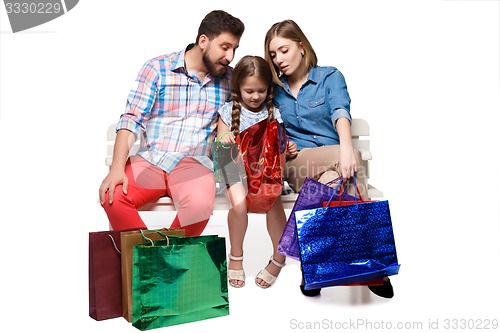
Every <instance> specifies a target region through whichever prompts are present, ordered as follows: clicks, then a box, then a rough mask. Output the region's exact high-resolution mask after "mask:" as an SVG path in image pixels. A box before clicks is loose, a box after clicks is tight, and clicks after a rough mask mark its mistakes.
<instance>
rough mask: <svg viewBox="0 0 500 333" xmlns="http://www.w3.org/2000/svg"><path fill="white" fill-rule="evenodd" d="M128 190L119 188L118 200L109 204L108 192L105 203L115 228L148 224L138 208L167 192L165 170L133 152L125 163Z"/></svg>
mask: <svg viewBox="0 0 500 333" xmlns="http://www.w3.org/2000/svg"><path fill="white" fill-rule="evenodd" d="M125 173H126V174H127V177H128V193H127V194H124V193H123V190H122V189H123V186H122V185H118V186H117V187H116V188H115V194H114V200H113V203H112V204H109V201H108V197H107V196H108V195H107V193H106V199H105V200H104V203H103V204H102V207H103V208H104V211H105V212H106V214H107V215H108V219H109V223H110V225H111V228H112V229H113V230H121V229H129V228H146V225H145V224H144V222H143V221H142V219H141V217H140V216H139V213H138V212H137V209H138V208H140V207H141V206H143V205H145V204H147V203H149V202H153V201H156V200H158V198H160V197H162V196H164V195H166V194H167V189H166V184H165V175H166V173H165V171H163V170H161V169H160V168H157V167H156V166H154V165H152V164H151V163H149V162H148V161H146V160H145V159H143V158H142V157H140V156H138V155H134V156H131V157H130V158H129V160H128V161H127V164H126V166H125Z"/></svg>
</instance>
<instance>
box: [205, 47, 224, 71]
mask: <svg viewBox="0 0 500 333" xmlns="http://www.w3.org/2000/svg"><path fill="white" fill-rule="evenodd" d="M201 58H202V60H203V64H204V65H205V67H206V68H207V70H208V73H210V75H212V76H222V75H223V74H224V73H225V72H226V68H223V69H217V68H216V67H215V65H214V64H213V63H212V62H211V61H210V59H209V58H208V55H207V52H203V54H202V56H201Z"/></svg>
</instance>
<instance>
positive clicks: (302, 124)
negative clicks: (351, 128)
mask: <svg viewBox="0 0 500 333" xmlns="http://www.w3.org/2000/svg"><path fill="white" fill-rule="evenodd" d="M280 80H281V82H283V85H284V86H283V87H280V86H275V96H274V102H275V104H276V106H277V107H278V108H279V110H280V112H281V119H282V120H283V124H284V125H285V129H286V132H287V134H288V136H289V137H290V140H291V141H293V142H295V143H296V144H297V147H298V149H299V150H301V149H303V148H314V147H321V146H325V145H337V144H339V143H340V142H339V135H338V133H337V130H336V129H335V123H336V121H337V120H338V119H339V118H347V119H348V120H349V121H351V120H352V119H351V114H350V103H351V98H350V97H349V93H348V92H347V85H346V83H345V79H344V76H343V75H342V73H341V72H340V71H339V70H338V69H337V68H335V67H324V66H316V67H313V68H311V70H310V71H309V77H308V78H307V81H306V82H305V83H304V84H303V85H302V87H301V88H300V90H299V92H298V94H297V98H295V97H294V96H293V94H292V92H291V91H290V86H289V85H288V82H287V78H286V76H285V75H282V76H281V77H280Z"/></svg>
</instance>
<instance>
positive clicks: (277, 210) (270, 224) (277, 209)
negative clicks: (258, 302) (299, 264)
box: [255, 197, 286, 287]
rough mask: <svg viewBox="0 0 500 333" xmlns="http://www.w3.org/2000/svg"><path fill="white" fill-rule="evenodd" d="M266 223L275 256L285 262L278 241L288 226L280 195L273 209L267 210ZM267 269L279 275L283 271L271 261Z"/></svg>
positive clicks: (258, 279) (266, 284)
mask: <svg viewBox="0 0 500 333" xmlns="http://www.w3.org/2000/svg"><path fill="white" fill-rule="evenodd" d="M266 224H267V232H268V233H269V237H270V238H271V242H272V244H273V258H274V260H276V261H277V262H280V263H284V262H285V259H286V257H285V256H284V255H282V254H281V253H278V243H279V241H280V238H281V235H282V234H283V230H285V226H286V215H285V210H284V209H283V203H282V202H281V198H280V197H278V199H277V200H276V202H275V203H274V205H273V207H271V209H270V210H269V211H268V212H267V214H266ZM266 270H267V271H268V272H269V273H270V274H271V275H274V276H278V275H279V273H280V272H281V267H279V266H276V265H275V264H274V263H273V262H271V261H270V262H269V264H268V265H267V266H266ZM255 281H256V282H257V283H258V284H260V285H261V286H263V287H267V286H269V284H268V283H267V282H265V281H264V280H262V279H260V278H256V279H255Z"/></svg>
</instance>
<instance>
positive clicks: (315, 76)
mask: <svg viewBox="0 0 500 333" xmlns="http://www.w3.org/2000/svg"><path fill="white" fill-rule="evenodd" d="M319 80H320V73H319V71H318V66H314V67H313V68H311V69H310V70H309V75H308V76H307V80H306V82H304V84H305V83H307V82H309V81H312V82H314V83H318V82H319ZM280 81H281V82H282V83H283V84H286V85H288V82H287V76H286V75H281V76H280Z"/></svg>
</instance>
